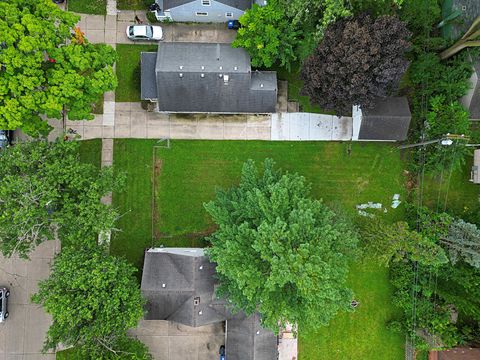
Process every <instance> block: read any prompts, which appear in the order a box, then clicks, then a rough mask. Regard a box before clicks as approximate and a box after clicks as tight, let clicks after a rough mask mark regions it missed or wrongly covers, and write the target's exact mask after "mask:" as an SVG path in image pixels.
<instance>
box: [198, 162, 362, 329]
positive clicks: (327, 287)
mask: <svg viewBox="0 0 480 360" xmlns="http://www.w3.org/2000/svg"><path fill="white" fill-rule="evenodd" d="M309 192H310V185H309V184H307V183H306V181H305V178H303V177H302V176H300V175H298V174H290V173H282V172H281V171H280V170H277V169H275V168H274V162H273V160H271V159H267V160H265V164H264V169H263V173H261V174H260V173H259V172H258V171H257V167H256V166H255V164H254V162H253V161H251V160H250V161H248V162H247V163H245V164H244V166H243V170H242V177H241V181H240V184H239V185H238V186H237V187H233V188H231V189H229V190H220V191H218V192H217V196H216V199H215V200H214V201H212V202H209V203H208V204H206V205H205V208H206V209H207V211H208V213H209V214H210V215H211V216H212V218H213V220H214V222H215V223H216V224H217V225H218V227H219V228H218V230H217V231H216V232H215V233H214V234H213V235H212V236H210V237H209V238H208V240H209V242H210V243H211V245H212V247H211V248H209V249H208V256H209V257H210V259H211V260H212V261H214V262H215V263H216V264H217V274H218V276H219V279H220V288H219V294H220V295H222V296H226V297H227V298H228V299H229V300H230V301H232V303H233V305H234V306H235V307H236V308H237V309H243V310H245V311H246V312H247V313H252V312H254V311H259V312H260V314H261V316H262V319H263V324H264V326H266V327H268V328H270V329H272V330H274V331H278V326H279V325H284V324H285V323H286V322H290V323H298V324H299V326H301V327H302V328H303V329H306V328H308V327H318V326H321V325H325V324H327V323H328V322H329V320H330V319H332V318H333V317H334V316H335V314H336V313H337V312H338V311H339V310H342V309H348V308H349V307H350V306H349V304H350V301H351V300H352V296H353V294H352V291H351V290H350V289H348V288H347V287H346V285H345V280H346V277H347V273H348V262H349V260H350V259H351V255H352V254H353V251H354V249H355V246H356V243H357V236H356V233H355V232H354V231H353V230H352V229H351V227H350V224H349V223H348V221H346V220H345V219H343V218H341V217H340V216H338V215H336V214H335V213H334V212H332V211H331V210H330V209H329V208H328V207H327V206H325V205H324V204H323V203H322V202H321V201H319V200H314V199H312V198H310V197H309Z"/></svg>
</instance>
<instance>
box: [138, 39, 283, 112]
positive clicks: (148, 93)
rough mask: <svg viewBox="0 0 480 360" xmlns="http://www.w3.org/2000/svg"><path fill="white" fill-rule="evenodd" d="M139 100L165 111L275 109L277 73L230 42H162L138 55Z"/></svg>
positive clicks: (248, 110)
mask: <svg viewBox="0 0 480 360" xmlns="http://www.w3.org/2000/svg"><path fill="white" fill-rule="evenodd" d="M141 99H142V100H148V101H151V102H153V103H155V104H156V105H157V110H158V111H160V112H168V113H223V114H240V113H257V114H261V113H274V112H275V105H276V103H277V74H276V72H274V71H252V68H251V66H250V57H249V56H248V54H247V52H246V51H245V50H244V49H234V48H232V47H231V46H230V44H206V43H161V44H159V46H158V51H157V52H156V53H155V52H153V53H152V52H143V53H142V54H141Z"/></svg>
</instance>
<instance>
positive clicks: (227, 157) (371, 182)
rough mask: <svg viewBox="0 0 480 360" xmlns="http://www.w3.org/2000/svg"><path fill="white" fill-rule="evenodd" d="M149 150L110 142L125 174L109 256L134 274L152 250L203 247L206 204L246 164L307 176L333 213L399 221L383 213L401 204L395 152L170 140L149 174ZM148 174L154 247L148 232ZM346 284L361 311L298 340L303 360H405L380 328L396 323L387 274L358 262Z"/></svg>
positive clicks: (399, 340)
mask: <svg viewBox="0 0 480 360" xmlns="http://www.w3.org/2000/svg"><path fill="white" fill-rule="evenodd" d="M154 145H155V142H154V141H145V140H116V141H115V148H114V165H115V166H116V167H117V170H125V171H127V175H128V188H127V191H126V192H125V193H123V194H114V206H115V207H117V208H118V209H119V210H120V212H121V213H122V214H124V215H123V216H122V218H121V219H120V222H119V224H118V225H119V228H120V229H121V230H122V231H121V232H119V233H116V234H115V235H114V237H113V239H112V243H111V252H112V253H114V254H117V255H121V256H125V257H126V258H127V259H129V260H130V261H132V262H133V263H134V264H135V265H136V266H137V267H138V268H139V269H141V266H142V263H143V254H144V250H145V248H147V247H149V246H152V245H159V244H162V245H164V246H202V245H204V244H203V243H202V242H201V240H200V239H199V238H196V237H195V236H194V235H195V234H201V233H202V232H208V231H211V230H212V225H213V224H212V223H211V221H210V219H209V217H208V215H207V214H206V212H205V210H204V209H203V203H204V202H206V201H209V200H211V199H213V198H214V196H215V189H216V188H217V187H224V188H225V187H229V186H233V185H235V184H237V183H238V182H239V177H240V171H241V167H242V164H243V163H244V162H245V161H246V160H247V159H249V158H251V159H254V160H255V161H257V164H258V165H259V166H260V165H261V163H262V162H263V160H264V159H265V158H266V157H271V158H273V159H274V160H275V161H276V162H277V165H278V166H279V167H281V168H283V169H284V170H286V171H291V172H298V173H300V174H302V175H304V176H305V177H306V178H307V180H308V181H309V182H311V183H312V195H313V196H314V197H316V198H323V199H324V201H325V202H326V203H327V204H329V205H333V206H341V207H342V208H344V209H346V210H347V211H348V212H351V213H354V212H355V211H356V210H355V205H357V204H359V203H363V202H368V201H373V202H381V203H383V204H384V205H386V206H387V207H388V208H389V212H388V213H387V217H388V218H390V219H391V220H394V219H400V218H402V217H403V210H402V209H401V207H400V208H398V209H396V210H393V209H391V208H390V207H389V206H390V203H391V199H392V196H393V194H394V193H400V194H401V195H402V197H403V195H404V191H403V188H404V185H403V183H404V179H403V176H402V171H403V163H402V161H401V159H400V155H399V152H398V150H397V149H396V148H395V147H394V146H391V145H384V144H369V143H356V144H352V145H351V148H349V146H350V145H349V144H348V143H332V142H301V143H299V142H295V143H294V142H261V141H172V142H171V148H170V149H165V148H157V149H156V150H155V158H156V164H157V169H156V170H155V171H154V167H153V146H154ZM158 166H160V168H158ZM154 173H155V174H156V176H157V179H156V180H155V185H156V192H155V193H156V199H155V203H156V205H157V208H156V209H155V211H154V212H158V213H157V214H156V216H157V223H156V224H155V229H154V233H155V232H158V234H159V235H158V236H159V239H157V240H156V241H152V229H151V225H152V216H153V215H154V214H153V213H152V210H151V204H152V199H151V195H152V192H153V188H152V184H153V177H152V176H153V174H154ZM349 285H350V286H351V287H352V289H353V290H354V292H355V294H356V299H357V300H358V301H359V302H360V306H359V308H358V309H357V311H356V312H355V313H343V314H339V315H338V317H337V318H335V319H334V320H333V321H332V322H331V324H330V325H329V326H328V327H324V328H321V329H320V330H319V331H317V332H316V333H312V334H305V333H300V344H299V346H300V360H323V359H325V360H330V359H331V360H333V359H335V360H337V359H358V360H364V359H373V360H376V359H385V360H390V359H391V360H397V359H398V360H400V359H403V356H404V352H403V341H404V338H403V336H401V335H399V334H394V333H391V332H389V331H388V330H387V329H386V327H385V324H386V322H387V321H388V320H390V319H391V318H392V317H393V316H394V314H395V309H393V308H392V305H391V295H392V290H391V288H390V285H389V282H388V271H387V269H386V268H383V267H380V266H379V265H378V264H377V262H376V261H375V260H374V259H370V258H367V259H361V260H359V261H357V262H355V263H354V264H352V267H351V271H350V276H349ZM300 331H301V330H300Z"/></svg>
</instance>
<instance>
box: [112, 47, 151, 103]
mask: <svg viewBox="0 0 480 360" xmlns="http://www.w3.org/2000/svg"><path fill="white" fill-rule="evenodd" d="M157 49H158V46H156V45H135V44H117V48H116V50H117V54H118V60H117V64H116V73H117V78H118V86H117V88H116V89H115V101H117V102H133V101H140V56H141V53H142V51H145V52H156V51H157Z"/></svg>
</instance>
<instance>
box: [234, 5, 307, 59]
mask: <svg viewBox="0 0 480 360" xmlns="http://www.w3.org/2000/svg"><path fill="white" fill-rule="evenodd" d="M240 23H241V24H242V27H241V28H240V29H238V33H237V38H236V39H235V40H234V42H233V43H232V46H233V47H242V48H244V49H245V50H246V51H247V52H248V53H249V54H250V56H251V58H252V60H251V61H252V65H253V66H255V67H262V66H266V67H270V66H272V65H273V64H274V63H275V62H279V63H280V64H281V65H282V66H287V67H288V66H289V65H290V62H292V61H294V60H296V59H297V55H296V54H295V50H294V48H295V46H296V44H297V42H299V38H298V35H299V34H300V33H299V31H297V30H295V28H294V27H293V26H291V24H290V22H289V21H288V19H287V18H286V12H285V8H284V7H283V6H279V0H271V1H269V2H268V4H267V5H265V6H258V5H257V4H254V5H253V6H252V8H251V9H250V10H247V11H246V12H245V14H243V15H242V16H241V17H240Z"/></svg>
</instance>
